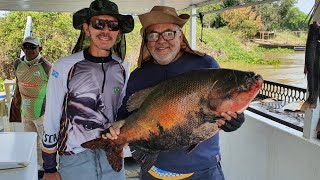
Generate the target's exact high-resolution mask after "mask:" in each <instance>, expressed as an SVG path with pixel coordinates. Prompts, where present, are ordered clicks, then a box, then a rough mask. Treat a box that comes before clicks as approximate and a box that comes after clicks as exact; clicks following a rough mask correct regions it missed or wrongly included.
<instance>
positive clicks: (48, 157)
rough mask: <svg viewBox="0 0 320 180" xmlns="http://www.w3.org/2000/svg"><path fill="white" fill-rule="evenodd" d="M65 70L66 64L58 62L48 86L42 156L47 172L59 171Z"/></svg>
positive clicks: (65, 81)
mask: <svg viewBox="0 0 320 180" xmlns="http://www.w3.org/2000/svg"><path fill="white" fill-rule="evenodd" d="M60 62H61V61H60ZM63 70H64V66H63V65H62V64H61V63H59V62H57V64H56V65H55V66H54V67H53V68H52V70H51V73H50V77H49V81H48V86H47V93H46V107H45V109H46V111H45V115H44V123H43V137H42V143H43V147H42V158H43V168H44V171H45V173H54V172H57V169H56V166H57V162H56V154H57V143H58V137H59V131H60V119H61V115H62V107H63V101H64V97H65V94H66V93H67V87H66V83H67V75H65V74H64V71H63Z"/></svg>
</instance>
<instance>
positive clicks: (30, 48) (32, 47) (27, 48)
mask: <svg viewBox="0 0 320 180" xmlns="http://www.w3.org/2000/svg"><path fill="white" fill-rule="evenodd" d="M38 47H39V46H37V45H22V49H23V50H35V49H37V48H38Z"/></svg>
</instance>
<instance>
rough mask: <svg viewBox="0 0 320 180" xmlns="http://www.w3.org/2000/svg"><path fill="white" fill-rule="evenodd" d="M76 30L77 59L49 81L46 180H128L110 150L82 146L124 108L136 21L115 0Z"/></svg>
mask: <svg viewBox="0 0 320 180" xmlns="http://www.w3.org/2000/svg"><path fill="white" fill-rule="evenodd" d="M73 26H74V28H75V29H79V30H81V32H80V36H79V39H78V42H77V44H76V46H75V48H74V50H73V53H74V54H72V55H70V56H68V57H64V58H62V59H60V60H58V61H57V62H56V63H55V65H54V66H53V68H52V70H51V75H50V78H49V82H48V88H47V99H46V100H47V101H46V112H45V116H44V119H45V120H44V133H43V149H42V157H43V160H44V163H43V167H44V170H45V175H44V179H45V180H50V179H63V180H74V179H77V180H89V179H90V180H98V179H99V180H111V179H114V180H124V179H125V174H124V170H122V171H120V172H118V173H117V172H115V171H113V170H112V168H111V166H110V165H109V163H108V161H107V157H106V154H105V153H104V151H102V150H94V151H92V150H88V149H85V148H82V147H81V144H82V143H84V142H86V141H89V140H92V139H96V138H98V137H100V135H101V132H102V131H104V130H105V129H107V128H109V126H110V125H111V123H112V122H113V121H114V119H115V116H116V112H117V109H118V108H119V107H120V105H121V102H122V98H123V96H124V92H125V91H124V89H125V86H126V82H127V70H126V65H125V64H124V61H123V60H124V58H125V52H126V49H125V48H126V47H125V36H124V34H125V33H129V32H131V31H132V30H133V28H134V21H133V17H132V16H131V15H121V14H119V11H118V6H117V5H116V4H115V3H113V2H111V1H109V0H95V1H93V2H91V4H90V7H89V8H84V9H81V10H79V11H77V12H76V13H75V14H74V15H73ZM85 38H87V39H89V41H90V45H89V47H88V48H84V47H83V45H84V44H85V43H83V42H84V40H85ZM57 152H58V153H59V155H60V156H59V171H57V161H56V153H57Z"/></svg>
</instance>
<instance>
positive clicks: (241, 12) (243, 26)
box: [221, 6, 262, 37]
mask: <svg viewBox="0 0 320 180" xmlns="http://www.w3.org/2000/svg"><path fill="white" fill-rule="evenodd" d="M221 17H222V19H223V20H224V21H225V22H226V23H227V24H228V27H229V28H230V29H231V30H233V31H242V32H243V33H244V34H245V35H246V36H247V37H253V36H254V35H256V33H257V32H258V31H259V30H260V29H261V26H262V24H261V17H260V16H258V15H257V13H256V12H253V11H252V7H251V6H249V7H244V8H238V9H233V10H229V11H224V12H223V13H221Z"/></svg>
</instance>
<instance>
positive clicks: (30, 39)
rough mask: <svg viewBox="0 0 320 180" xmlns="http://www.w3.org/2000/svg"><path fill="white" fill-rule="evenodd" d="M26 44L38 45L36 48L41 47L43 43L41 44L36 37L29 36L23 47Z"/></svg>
mask: <svg viewBox="0 0 320 180" xmlns="http://www.w3.org/2000/svg"><path fill="white" fill-rule="evenodd" d="M24 43H31V44H34V45H36V46H39V47H41V43H40V41H39V39H37V38H36V37H34V36H28V37H26V38H25V39H24V40H23V42H22V45H23V44H24Z"/></svg>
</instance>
